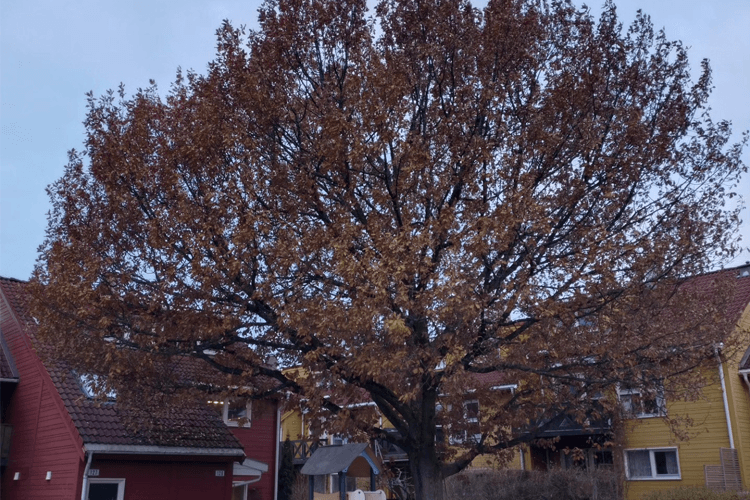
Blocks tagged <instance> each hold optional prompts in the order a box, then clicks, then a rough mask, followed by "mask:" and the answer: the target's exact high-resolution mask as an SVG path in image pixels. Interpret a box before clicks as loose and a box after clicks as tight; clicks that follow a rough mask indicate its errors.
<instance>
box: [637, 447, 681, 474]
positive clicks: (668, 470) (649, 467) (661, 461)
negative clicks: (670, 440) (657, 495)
mask: <svg viewBox="0 0 750 500" xmlns="http://www.w3.org/2000/svg"><path fill="white" fill-rule="evenodd" d="M625 470H626V471H627V476H628V479H631V480H654V479H680V462H679V459H678V457H677V448H661V449H658V448H651V449H641V450H625Z"/></svg>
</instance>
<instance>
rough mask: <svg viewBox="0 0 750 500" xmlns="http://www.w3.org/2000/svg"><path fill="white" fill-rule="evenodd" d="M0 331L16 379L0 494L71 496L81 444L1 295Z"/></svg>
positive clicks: (15, 499)
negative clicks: (17, 477) (48, 476)
mask: <svg viewBox="0 0 750 500" xmlns="http://www.w3.org/2000/svg"><path fill="white" fill-rule="evenodd" d="M0 330H1V331H2V334H3V336H4V337H5V341H6V342H7V343H8V347H9V348H10V350H11V352H12V354H13V357H14V359H15V362H16V367H17V368H18V372H19V378H20V381H19V383H18V386H17V387H16V390H15V392H14V393H13V398H12V400H11V402H10V405H9V407H8V412H7V415H6V417H7V422H5V423H9V424H11V425H12V426H13V436H12V439H11V448H10V457H9V458H8V467H7V468H6V470H5V472H4V473H3V477H2V484H1V485H0V488H1V489H0V492H1V494H2V498H3V500H27V499H32V498H33V499H65V500H70V499H73V498H75V497H76V492H77V486H78V484H79V482H80V481H81V474H82V471H83V468H82V467H83V464H82V456H83V454H82V452H81V444H82V443H81V442H80V438H79V437H78V436H77V433H76V432H75V430H74V428H73V423H72V421H71V420H70V417H69V416H68V414H67V412H65V411H64V410H62V409H61V408H62V400H60V397H59V395H58V394H57V390H56V389H55V387H54V385H53V383H52V380H51V379H50V377H49V375H48V374H47V371H46V370H45V369H44V367H43V365H42V364H41V362H40V361H39V358H38V357H37V355H36V353H35V352H34V351H33V350H32V349H31V346H30V344H29V341H28V339H27V338H26V336H25V334H23V332H22V331H21V329H20V327H19V324H18V322H17V321H16V318H15V316H13V315H12V314H11V312H10V309H9V307H8V303H7V302H6V300H5V299H4V297H2V296H1V295H0ZM47 471H52V480H50V481H46V480H45V475H46V474H47ZM16 472H20V473H21V479H20V480H19V481H14V480H13V476H14V474H15V473H16Z"/></svg>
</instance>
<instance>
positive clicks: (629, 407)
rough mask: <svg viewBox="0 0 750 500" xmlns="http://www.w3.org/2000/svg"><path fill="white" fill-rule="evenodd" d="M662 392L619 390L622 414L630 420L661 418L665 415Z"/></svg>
mask: <svg viewBox="0 0 750 500" xmlns="http://www.w3.org/2000/svg"><path fill="white" fill-rule="evenodd" d="M663 394H664V391H663V390H661V389H657V390H656V391H651V392H647V391H643V390H640V389H620V390H619V391H618V396H619V397H620V404H621V405H622V410H623V413H624V414H625V416H626V417H630V418H649V417H661V416H664V415H666V413H667V410H666V404H665V400H664V396H663Z"/></svg>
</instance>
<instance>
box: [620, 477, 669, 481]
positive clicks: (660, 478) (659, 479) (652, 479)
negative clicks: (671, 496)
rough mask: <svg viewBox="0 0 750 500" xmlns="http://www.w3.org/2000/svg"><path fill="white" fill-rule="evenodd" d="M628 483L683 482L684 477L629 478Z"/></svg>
mask: <svg viewBox="0 0 750 500" xmlns="http://www.w3.org/2000/svg"><path fill="white" fill-rule="evenodd" d="M628 481H682V476H662V477H629V478H628Z"/></svg>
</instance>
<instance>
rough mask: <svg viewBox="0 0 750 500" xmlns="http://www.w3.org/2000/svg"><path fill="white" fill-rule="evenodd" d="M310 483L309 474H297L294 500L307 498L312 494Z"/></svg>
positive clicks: (293, 489)
mask: <svg viewBox="0 0 750 500" xmlns="http://www.w3.org/2000/svg"><path fill="white" fill-rule="evenodd" d="M309 488H310V483H309V479H308V476H303V475H302V474H297V478H296V479H295V481H294V486H293V487H292V500H307V499H308V495H309V494H310V490H309Z"/></svg>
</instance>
